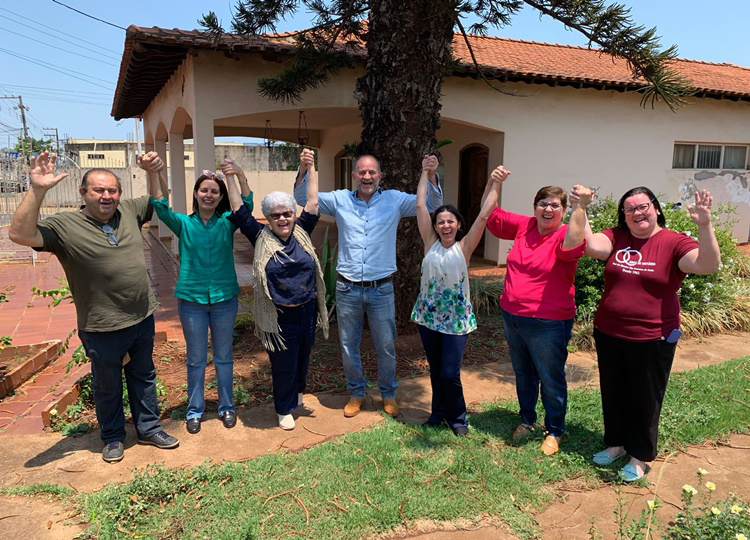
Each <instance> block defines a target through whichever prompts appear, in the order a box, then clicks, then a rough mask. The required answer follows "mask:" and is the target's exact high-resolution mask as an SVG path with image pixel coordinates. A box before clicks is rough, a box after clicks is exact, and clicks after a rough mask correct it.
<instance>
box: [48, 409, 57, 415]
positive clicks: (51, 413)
mask: <svg viewBox="0 0 750 540" xmlns="http://www.w3.org/2000/svg"><path fill="white" fill-rule="evenodd" d="M49 414H50V416H57V409H52V410H51V411H50V412H49Z"/></svg>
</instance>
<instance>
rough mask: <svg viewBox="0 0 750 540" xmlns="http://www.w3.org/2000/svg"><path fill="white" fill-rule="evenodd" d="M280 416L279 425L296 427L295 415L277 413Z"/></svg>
mask: <svg viewBox="0 0 750 540" xmlns="http://www.w3.org/2000/svg"><path fill="white" fill-rule="evenodd" d="M276 416H278V417H279V427H280V428H281V429H285V430H287V431H288V430H290V429H294V417H293V416H292V415H291V414H277V415H276Z"/></svg>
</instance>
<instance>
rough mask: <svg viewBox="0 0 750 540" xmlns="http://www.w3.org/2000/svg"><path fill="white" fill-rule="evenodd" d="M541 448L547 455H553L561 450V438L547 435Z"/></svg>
mask: <svg viewBox="0 0 750 540" xmlns="http://www.w3.org/2000/svg"><path fill="white" fill-rule="evenodd" d="M540 450H541V451H542V453H543V454H544V455H545V456H553V455H555V454H557V453H558V452H559V451H560V438H559V437H555V436H554V435H547V438H546V439H544V442H543V443H542V446H541V448H540Z"/></svg>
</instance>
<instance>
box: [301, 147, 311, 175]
mask: <svg viewBox="0 0 750 540" xmlns="http://www.w3.org/2000/svg"><path fill="white" fill-rule="evenodd" d="M314 166H315V152H313V151H312V150H309V149H307V148H303V149H302V152H301V153H300V155H299V172H300V175H301V176H304V175H305V174H306V173H307V171H308V170H310V169H311V168H312V167H314Z"/></svg>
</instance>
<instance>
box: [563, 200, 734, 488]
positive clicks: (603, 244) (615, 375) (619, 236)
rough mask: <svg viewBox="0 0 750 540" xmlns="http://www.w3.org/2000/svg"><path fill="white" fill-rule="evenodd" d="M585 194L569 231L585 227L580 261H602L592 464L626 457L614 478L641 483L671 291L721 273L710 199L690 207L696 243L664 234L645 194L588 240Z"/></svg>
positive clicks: (667, 349) (668, 340) (671, 315)
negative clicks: (598, 428) (598, 432)
mask: <svg viewBox="0 0 750 540" xmlns="http://www.w3.org/2000/svg"><path fill="white" fill-rule="evenodd" d="M591 195H592V194H591V191H590V190H588V189H586V188H584V187H582V186H574V187H573V190H572V192H571V203H573V215H572V216H571V219H570V228H571V229H573V228H574V227H581V226H584V227H585V236H586V241H587V247H586V255H588V256H589V257H594V258H596V259H601V260H603V261H606V266H605V269H604V293H603V294H602V299H601V302H600V303H599V309H598V310H597V313H596V317H595V318H594V339H595V340H596V353H597V357H598V362H599V381H600V386H601V391H602V412H603V416H604V443H605V444H606V445H607V448H606V449H604V450H602V451H601V452H598V453H597V454H595V455H594V463H596V464H597V465H609V464H611V463H612V462H614V461H615V460H617V459H618V458H620V457H621V456H623V455H625V453H627V454H629V455H630V461H629V462H628V464H627V465H625V466H624V467H623V468H622V469H621V470H620V474H621V476H622V478H623V479H624V480H625V481H626V482H632V481H635V480H638V479H639V478H642V477H643V475H644V474H645V473H646V472H647V471H648V466H647V465H646V462H648V461H653V460H654V458H655V457H656V441H657V436H658V427H659V415H660V413H661V405H662V402H663V400H664V393H665V391H666V389H667V380H668V379H669V372H670V369H671V367H672V360H673V358H674V353H675V348H676V347H677V340H678V339H679V337H680V335H681V333H680V331H679V326H680V302H679V299H678V298H677V291H678V290H679V288H680V286H681V285H682V281H683V280H684V279H685V276H686V275H687V274H689V273H693V274H712V273H714V272H716V271H717V270H718V269H719V263H720V262H721V258H720V254H719V245H718V243H717V242H716V236H715V235H714V231H713V227H712V225H711V203H712V200H713V199H712V198H711V194H710V193H709V192H708V191H706V190H703V192H702V193H696V194H695V205H690V206H689V207H688V212H689V213H690V218H691V219H692V220H693V222H694V223H695V224H696V225H698V231H699V236H698V242H696V241H695V240H693V239H692V238H690V237H689V236H687V235H685V234H679V233H676V232H674V231H670V230H669V229H666V228H665V226H666V221H665V219H664V214H663V213H662V210H661V206H660V205H659V201H658V200H657V199H656V197H655V196H654V194H653V193H652V192H651V190H650V189H648V188H646V187H637V188H633V189H631V190H630V191H628V192H627V193H625V195H623V196H622V198H621V199H620V202H619V205H618V208H617V215H618V226H617V227H614V228H612V229H607V230H605V231H602V232H600V233H597V234H594V233H593V232H592V231H591V228H590V227H589V224H588V221H587V220H585V212H586V206H587V204H588V203H589V202H590V201H591V198H592V197H591ZM579 198H580V204H579ZM584 224H585V225H584Z"/></svg>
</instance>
